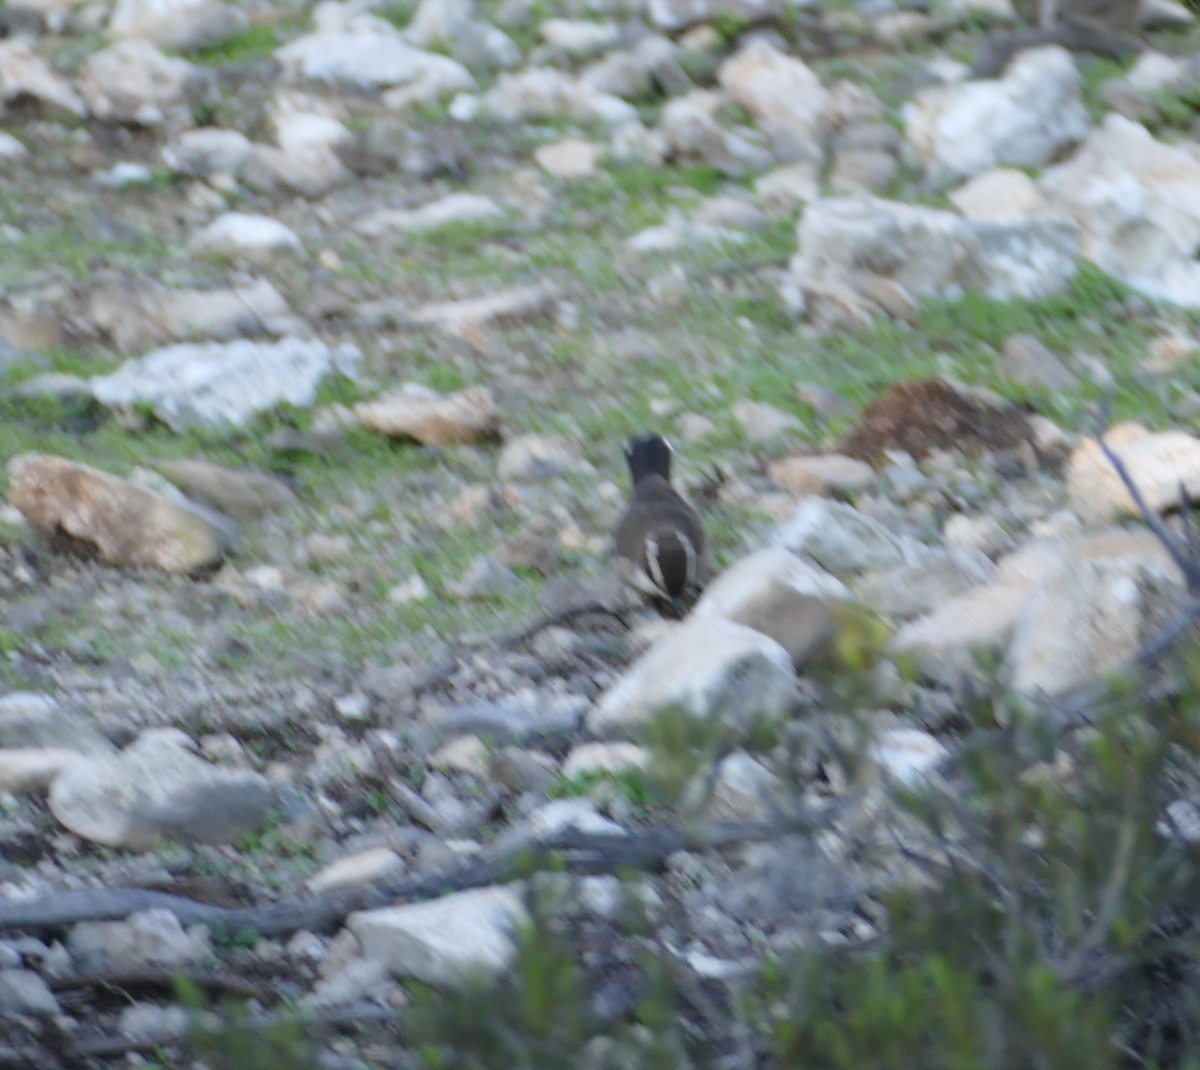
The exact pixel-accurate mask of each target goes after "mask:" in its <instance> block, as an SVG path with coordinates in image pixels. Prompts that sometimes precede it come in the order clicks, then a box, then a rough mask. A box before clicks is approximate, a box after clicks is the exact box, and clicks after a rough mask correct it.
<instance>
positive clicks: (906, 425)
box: [841, 379, 1033, 462]
mask: <svg viewBox="0 0 1200 1070" xmlns="http://www.w3.org/2000/svg"><path fill="white" fill-rule="evenodd" d="M1032 437H1033V436H1032V431H1031V429H1030V427H1029V421H1028V420H1026V419H1025V416H1024V415H1023V414H1022V413H1021V412H1020V411H1018V410H1017V409H1014V408H997V407H996V406H994V405H989V404H988V403H987V402H986V401H983V400H981V399H979V398H975V397H971V396H970V395H969V394H963V393H961V392H960V391H958V390H956V389H955V388H954V387H952V386H951V385H950V384H949V383H947V382H944V381H943V380H941V379H917V380H911V381H909V382H904V383H897V384H896V385H895V386H893V387H891V388H890V389H889V390H888V391H887V393H886V394H884V395H883V396H882V397H880V398H878V399H876V400H875V401H873V402H872V403H871V404H870V405H868V406H867V408H866V409H865V410H863V414H862V416H861V417H860V418H859V422H858V427H857V428H856V429H855V430H854V431H853V433H851V435H850V436H849V437H848V438H847V439H846V441H845V442H844V443H843V444H842V447H841V451H842V452H843V453H846V454H848V455H849V456H851V457H857V458H859V459H861V460H864V461H871V462H874V461H877V460H879V459H880V458H881V457H882V456H883V453H884V451H885V450H903V451H904V452H906V453H909V454H911V455H912V456H913V457H916V458H918V459H919V458H922V457H927V456H928V455H929V454H930V452H932V451H933V450H939V449H941V450H960V451H962V452H963V453H981V452H983V451H985V450H996V451H1002V450H1012V449H1016V448H1017V447H1019V446H1021V445H1022V444H1023V443H1026V442H1028V441H1030V440H1031V438H1032Z"/></svg>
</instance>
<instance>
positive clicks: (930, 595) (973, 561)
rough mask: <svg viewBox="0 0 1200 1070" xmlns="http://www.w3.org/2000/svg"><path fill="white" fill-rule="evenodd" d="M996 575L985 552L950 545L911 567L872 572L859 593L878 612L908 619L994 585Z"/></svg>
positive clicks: (865, 579) (858, 588)
mask: <svg viewBox="0 0 1200 1070" xmlns="http://www.w3.org/2000/svg"><path fill="white" fill-rule="evenodd" d="M994 574H995V567H994V566H993V565H992V562H991V560H990V559H989V558H988V557H987V556H986V555H985V554H984V553H982V552H981V551H979V550H977V549H973V548H968V547H963V546H954V545H948V546H946V547H939V548H936V549H931V550H929V551H927V552H925V553H922V554H921V556H920V557H919V558H918V559H917V560H916V561H914V562H912V563H911V564H908V565H903V566H901V567H899V568H893V569H887V570H886V571H880V572H875V573H872V574H871V575H869V576H866V577H864V578H863V581H862V582H861V583H859V584H858V586H857V587H856V588H855V590H856V592H857V594H858V596H859V598H860V599H861V600H862V601H863V602H864V603H865V604H866V605H868V606H870V607H871V608H872V609H874V610H875V611H876V612H877V613H881V614H883V615H884V616H886V617H892V618H895V619H898V620H907V619H909V618H911V617H917V616H920V615H921V614H922V613H928V612H930V611H932V610H934V609H936V608H937V607H938V606H940V605H943V604H945V603H946V602H949V601H950V600H951V599H953V598H956V597H957V596H958V595H961V594H964V593H965V592H967V591H969V590H971V589H972V588H973V587H979V586H981V585H983V584H985V583H988V582H990V581H991V579H992V577H993V575H994Z"/></svg>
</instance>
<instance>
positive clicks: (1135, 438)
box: [1067, 423, 1200, 520]
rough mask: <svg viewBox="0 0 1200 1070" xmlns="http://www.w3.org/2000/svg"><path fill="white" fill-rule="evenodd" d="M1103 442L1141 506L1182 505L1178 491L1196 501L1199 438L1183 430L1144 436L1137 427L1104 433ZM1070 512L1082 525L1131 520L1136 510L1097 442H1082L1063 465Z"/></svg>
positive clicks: (1199, 483) (1163, 507)
mask: <svg viewBox="0 0 1200 1070" xmlns="http://www.w3.org/2000/svg"><path fill="white" fill-rule="evenodd" d="M1105 441H1106V442H1107V443H1108V445H1109V447H1110V448H1111V449H1112V451H1113V452H1114V453H1115V454H1116V455H1117V457H1118V458H1119V459H1120V461H1121V463H1122V464H1123V465H1124V466H1125V469H1126V471H1127V472H1128V473H1129V476H1130V478H1131V479H1132V480H1133V482H1134V485H1135V486H1136V487H1137V488H1138V491H1139V492H1140V493H1141V495H1142V498H1143V499H1144V500H1145V502H1146V504H1147V505H1148V506H1150V508H1151V509H1154V510H1156V511H1158V512H1162V511H1164V510H1167V509H1171V508H1174V507H1175V506H1178V505H1180V504H1182V502H1181V490H1186V491H1187V494H1188V496H1189V497H1190V498H1191V500H1192V501H1200V439H1197V438H1195V437H1194V436H1192V435H1189V434H1187V432H1185V431H1161V432H1151V431H1147V430H1146V429H1145V428H1144V427H1142V426H1140V425H1139V424H1134V423H1125V424H1119V425H1118V426H1116V427H1113V428H1110V429H1109V430H1108V432H1107V433H1106V434H1105ZM1067 493H1068V495H1069V498H1070V502H1071V508H1072V509H1073V510H1074V511H1075V513H1076V514H1077V515H1078V516H1080V517H1081V518H1083V519H1085V520H1097V519H1099V520H1116V519H1117V518H1119V517H1121V516H1136V515H1137V514H1138V508H1137V505H1136V503H1135V502H1134V500H1133V497H1132V496H1131V495H1130V493H1129V491H1128V490H1127V489H1126V487H1125V484H1124V483H1123V482H1122V481H1121V477H1120V476H1119V475H1117V470H1116V469H1115V468H1114V467H1113V466H1112V463H1111V462H1110V461H1109V459H1108V458H1107V457H1105V456H1104V453H1103V451H1102V450H1101V449H1100V446H1099V443H1097V442H1096V441H1095V440H1094V439H1087V440H1085V441H1084V442H1083V443H1082V444H1081V445H1080V446H1079V447H1078V448H1077V449H1076V450H1075V452H1074V453H1072V454H1071V457H1070V460H1069V462H1068V464H1067Z"/></svg>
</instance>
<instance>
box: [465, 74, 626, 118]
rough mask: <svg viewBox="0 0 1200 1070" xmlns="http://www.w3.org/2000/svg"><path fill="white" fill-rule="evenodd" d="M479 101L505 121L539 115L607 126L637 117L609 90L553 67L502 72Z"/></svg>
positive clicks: (538, 116) (539, 116) (537, 116)
mask: <svg viewBox="0 0 1200 1070" xmlns="http://www.w3.org/2000/svg"><path fill="white" fill-rule="evenodd" d="M480 104H481V105H482V107H483V108H484V109H485V110H487V111H489V112H491V113H492V114H494V115H496V116H498V117H499V118H501V119H504V120H505V121H507V122H529V121H536V120H539V119H556V120H557V119H561V118H562V117H563V116H569V117H571V118H574V119H595V120H599V121H600V122H603V123H606V124H608V125H609V126H610V127H617V126H621V125H622V124H625V123H630V122H633V121H635V120H636V119H637V109H636V108H634V106H633V105H632V104H627V103H626V102H625V101H623V100H621V99H620V98H619V97H615V96H613V95H612V94H611V93H602V92H599V91H598V90H596V89H594V88H592V86H590V85H588V84H587V83H585V82H583V81H581V80H579V79H577V78H573V77H571V76H570V75H569V74H567V73H565V72H564V71H560V70H556V69H554V68H552V67H527V68H526V69H525V70H522V71H517V72H515V73H512V74H502V75H500V77H499V78H498V79H497V80H496V84H495V85H494V86H493V87H492V88H491V89H489V90H488V92H487V93H485V94H484V96H483V97H482V99H481V101H480Z"/></svg>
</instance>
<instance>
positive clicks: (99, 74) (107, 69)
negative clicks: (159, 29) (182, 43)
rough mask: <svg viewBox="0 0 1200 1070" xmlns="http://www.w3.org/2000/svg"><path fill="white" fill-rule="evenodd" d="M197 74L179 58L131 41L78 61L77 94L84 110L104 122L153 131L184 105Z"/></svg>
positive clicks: (192, 90)
mask: <svg viewBox="0 0 1200 1070" xmlns="http://www.w3.org/2000/svg"><path fill="white" fill-rule="evenodd" d="M198 80H199V72H198V71H197V70H196V68H195V67H193V66H192V65H191V64H190V63H188V61H187V60H185V59H178V58H175V57H170V56H165V55H163V53H162V52H160V51H159V50H158V49H157V48H156V47H155V46H154V45H153V44H151V43H150V42H149V41H146V40H143V39H141V38H134V39H132V40H128V41H118V42H117V43H116V44H115V45H110V46H109V47H108V48H106V49H104V50H103V51H100V52H95V53H93V54H92V55H90V56H88V58H87V59H86V60H84V61H83V67H82V69H81V70H80V72H79V83H78V84H79V92H80V95H81V96H82V97H83V99H84V101H85V103H86V104H87V108H88V111H89V112H91V114H92V115H93V116H94V117H95V118H97V119H100V120H102V121H104V122H116V123H135V124H137V125H139V126H159V125H161V124H162V123H165V122H166V121H167V119H168V117H169V116H171V115H172V114H173V113H175V112H176V111H178V110H179V109H181V108H184V107H186V106H187V103H188V100H189V97H190V95H191V94H192V93H193V92H194V90H195V87H196V85H197V83H198Z"/></svg>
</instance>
